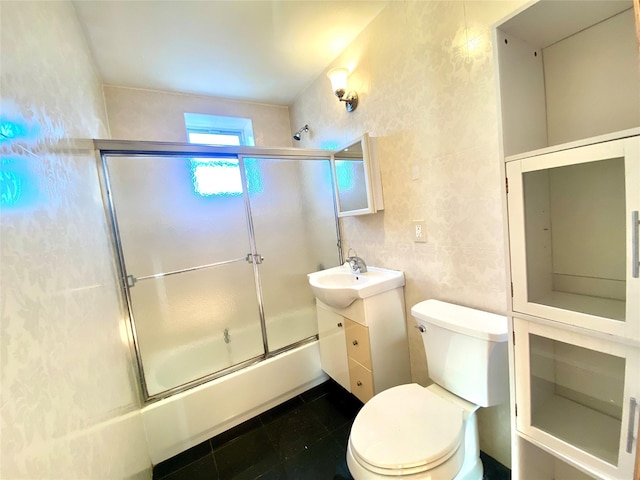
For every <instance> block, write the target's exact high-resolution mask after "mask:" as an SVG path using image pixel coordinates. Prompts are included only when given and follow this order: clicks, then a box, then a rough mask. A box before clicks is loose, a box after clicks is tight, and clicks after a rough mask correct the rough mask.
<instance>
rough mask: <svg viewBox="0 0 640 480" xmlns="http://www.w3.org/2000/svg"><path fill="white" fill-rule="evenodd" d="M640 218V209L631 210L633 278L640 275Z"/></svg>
mask: <svg viewBox="0 0 640 480" xmlns="http://www.w3.org/2000/svg"><path fill="white" fill-rule="evenodd" d="M638 230H640V218H638V210H634V211H633V212H631V276H632V277H633V278H638V277H640V258H639V257H640V245H639V243H640V239H639V238H638V237H640V234H639V232H638Z"/></svg>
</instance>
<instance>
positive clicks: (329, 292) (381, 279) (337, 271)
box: [307, 263, 404, 308]
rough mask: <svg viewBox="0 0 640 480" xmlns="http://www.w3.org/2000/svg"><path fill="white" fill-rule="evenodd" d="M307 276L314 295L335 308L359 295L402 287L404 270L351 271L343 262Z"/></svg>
mask: <svg viewBox="0 0 640 480" xmlns="http://www.w3.org/2000/svg"><path fill="white" fill-rule="evenodd" d="M307 277H309V285H311V289H312V290H313V293H314V294H315V296H316V298H317V299H318V300H320V301H321V302H322V303H326V304H327V305H329V306H330V307H334V308H346V307H348V306H349V305H351V304H352V303H353V302H354V301H355V300H356V299H358V298H367V297H371V296H372V295H378V294H379V293H383V292H386V291H387V290H393V289H394V288H398V287H402V286H404V273H403V272H400V271H398V270H387V269H385V268H376V267H367V272H366V273H352V272H351V269H350V268H349V265H348V264H346V263H345V264H344V265H341V266H339V267H333V268H328V269H326V270H321V271H319V272H314V273H310V274H308V275H307Z"/></svg>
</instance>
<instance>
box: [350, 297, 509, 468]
mask: <svg viewBox="0 0 640 480" xmlns="http://www.w3.org/2000/svg"><path fill="white" fill-rule="evenodd" d="M411 311H412V314H413V316H414V317H415V319H416V321H417V322H418V325H419V328H420V331H421V332H422V334H423V340H424V342H425V351H426V352H427V359H428V360H429V373H430V376H432V377H433V378H434V380H436V381H438V383H440V385H439V384H437V383H434V384H432V385H430V386H429V387H426V388H425V387H422V386H420V385H417V384H409V385H400V386H397V387H393V388H390V389H388V390H385V391H383V392H381V393H379V394H378V395H376V396H374V397H373V398H372V399H371V400H369V401H368V402H367V403H366V404H365V405H364V406H363V407H362V409H361V410H360V412H359V413H358V415H357V416H356V418H355V420H354V422H353V425H352V428H351V433H350V436H349V443H348V447H347V466H348V467H349V471H350V472H351V475H352V476H353V477H354V479H355V480H369V479H370V480H382V479H387V480H389V479H391V478H398V477H401V478H403V479H410V480H414V479H415V480H417V479H431V480H452V479H455V480H481V479H482V475H483V469H482V462H481V461H480V449H479V445H478V428H477V417H476V411H477V410H478V408H480V407H481V406H488V405H493V404H497V403H500V402H502V401H504V400H506V398H507V393H508V380H507V379H508V376H507V370H506V368H507V357H506V355H507V350H506V338H507V325H506V318H505V317H502V316H499V315H494V314H490V313H486V312H480V311H478V310H473V309H469V308H466V307H460V306H458V305H452V304H446V303H444V302H439V301H437V300H427V301H425V302H421V303H419V304H418V305H416V306H414V307H413V308H412V310H411ZM431 354H436V355H438V356H439V358H438V359H437V360H436V359H433V361H432V355H431ZM502 364H504V365H502ZM465 365H467V367H468V368H465ZM478 367H480V368H478ZM479 371H480V372H484V373H481V377H480V378H478V377H477V375H478V373H479ZM503 377H504V378H503ZM461 394H463V395H464V397H465V398H462V395H461ZM459 395H460V396H459Z"/></svg>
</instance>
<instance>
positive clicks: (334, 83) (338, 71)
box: [327, 68, 349, 92]
mask: <svg viewBox="0 0 640 480" xmlns="http://www.w3.org/2000/svg"><path fill="white" fill-rule="evenodd" d="M348 76H349V70H347V69H346V68H332V69H331V70H329V71H328V72H327V77H329V79H330V80H331V88H333V91H334V92H337V91H340V90H342V91H343V92H344V91H345V90H346V89H347V77H348Z"/></svg>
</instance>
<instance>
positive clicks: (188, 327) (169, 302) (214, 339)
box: [131, 262, 264, 395]
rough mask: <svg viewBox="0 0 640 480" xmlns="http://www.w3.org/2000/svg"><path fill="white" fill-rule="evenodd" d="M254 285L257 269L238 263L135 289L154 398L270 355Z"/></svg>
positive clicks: (142, 348)
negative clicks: (267, 354)
mask: <svg viewBox="0 0 640 480" xmlns="http://www.w3.org/2000/svg"><path fill="white" fill-rule="evenodd" d="M253 285H254V277H253V268H252V267H251V265H250V264H248V263H246V262H238V263H231V264H226V265H222V266H218V267H211V268H206V269H202V270H196V271H192V272H185V273H181V274H177V275H170V276H166V277H161V278H154V279H147V280H142V281H140V282H138V283H136V285H135V286H134V287H133V288H131V300H132V304H133V318H134V321H135V325H136V333H137V337H138V345H139V349H140V354H141V356H142V362H143V365H144V372H145V380H146V383H147V390H148V391H149V394H150V395H154V394H157V393H160V392H162V391H164V390H168V389H171V388H174V387H177V386H179V385H182V384H184V383H186V382H189V381H192V380H196V379H198V378H200V377H203V376H205V375H209V374H212V373H214V372H217V371H219V370H222V369H225V368H227V367H230V366H232V365H234V364H237V363H241V362H243V361H245V360H248V359H250V358H253V357H256V356H258V355H261V354H263V353H264V347H263V343H262V330H261V327H260V322H259V321H258V319H259V313H258V302H257V299H256V293H255V288H254V287H253Z"/></svg>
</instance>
